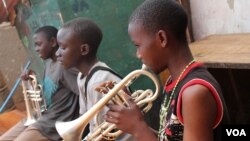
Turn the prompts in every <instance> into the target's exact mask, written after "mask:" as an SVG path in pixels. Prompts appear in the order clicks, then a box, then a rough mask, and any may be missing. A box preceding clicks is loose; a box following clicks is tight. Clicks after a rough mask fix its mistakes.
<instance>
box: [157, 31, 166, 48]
mask: <svg viewBox="0 0 250 141" xmlns="http://www.w3.org/2000/svg"><path fill="white" fill-rule="evenodd" d="M158 38H159V40H160V44H161V46H162V47H166V46H167V43H168V37H167V33H166V32H165V31H164V30H159V31H158Z"/></svg>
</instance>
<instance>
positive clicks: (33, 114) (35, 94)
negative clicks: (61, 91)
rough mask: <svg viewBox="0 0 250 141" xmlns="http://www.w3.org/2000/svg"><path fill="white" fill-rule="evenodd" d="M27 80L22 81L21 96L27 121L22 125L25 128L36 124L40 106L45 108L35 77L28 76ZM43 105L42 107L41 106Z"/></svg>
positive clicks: (40, 112)
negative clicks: (22, 96)
mask: <svg viewBox="0 0 250 141" xmlns="http://www.w3.org/2000/svg"><path fill="white" fill-rule="evenodd" d="M29 78H30V79H29V80H27V81H24V80H22V88H23V95H24V101H25V107H26V113H27V120H26V122H25V123H24V125H25V126H29V125H30V124H33V123H34V122H36V119H38V118H39V117H41V114H42V112H43V111H44V110H45V109H42V108H43V107H42V106H45V107H46V105H45V101H44V99H43V97H42V94H41V92H42V86H41V85H40V84H38V83H37V79H36V76H35V75H29ZM43 104H44V105H43Z"/></svg>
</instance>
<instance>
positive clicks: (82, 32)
mask: <svg viewBox="0 0 250 141" xmlns="http://www.w3.org/2000/svg"><path fill="white" fill-rule="evenodd" d="M63 28H69V29H70V30H72V32H73V34H75V35H76V36H77V38H79V39H80V40H81V41H82V42H83V43H86V44H88V45H89V46H90V54H93V55H95V54H96V52H97V49H98V47H99V45H100V43H101V41H102V31H101V29H100V28H99V26H98V25H97V24H96V23H95V22H93V21H92V20H90V19H87V18H81V17H80V18H76V19H73V20H71V21H69V22H67V23H65V24H64V25H63Z"/></svg>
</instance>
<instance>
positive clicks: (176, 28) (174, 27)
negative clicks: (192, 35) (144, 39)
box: [129, 0, 188, 43]
mask: <svg viewBox="0 0 250 141" xmlns="http://www.w3.org/2000/svg"><path fill="white" fill-rule="evenodd" d="M133 22H139V23H140V24H142V26H143V28H144V29H145V30H146V31H148V32H151V33H155V32H157V31H159V30H164V31H166V32H168V33H170V34H171V35H172V36H173V37H174V38H175V39H176V40H178V41H180V42H182V43H186V42H187V38H186V29H187V25H188V16H187V13H186V11H185V10H184V9H183V7H182V6H181V5H180V4H179V3H177V2H176V0H145V1H144V2H143V3H142V4H141V5H140V6H139V7H137V8H136V9H135V11H134V12H133V13H132V15H131V16H130V19H129V23H133Z"/></svg>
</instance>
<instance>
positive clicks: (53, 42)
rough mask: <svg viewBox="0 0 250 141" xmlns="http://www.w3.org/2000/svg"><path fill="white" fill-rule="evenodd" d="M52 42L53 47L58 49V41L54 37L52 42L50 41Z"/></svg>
mask: <svg viewBox="0 0 250 141" xmlns="http://www.w3.org/2000/svg"><path fill="white" fill-rule="evenodd" d="M50 42H51V45H52V47H56V46H57V40H56V38H55V37H52V38H51V40H50Z"/></svg>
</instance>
